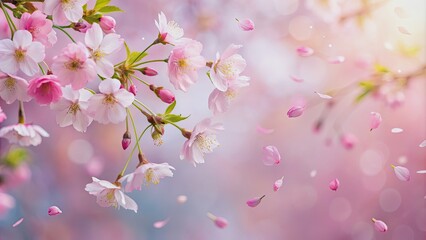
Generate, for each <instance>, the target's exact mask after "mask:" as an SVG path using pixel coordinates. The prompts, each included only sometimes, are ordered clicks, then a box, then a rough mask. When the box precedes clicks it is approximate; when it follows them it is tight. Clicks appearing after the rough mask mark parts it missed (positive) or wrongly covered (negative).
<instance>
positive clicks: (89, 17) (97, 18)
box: [83, 13, 102, 24]
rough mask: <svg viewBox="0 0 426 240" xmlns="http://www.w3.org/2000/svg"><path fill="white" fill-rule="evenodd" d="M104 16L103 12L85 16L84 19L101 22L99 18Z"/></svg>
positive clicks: (90, 21)
mask: <svg viewBox="0 0 426 240" xmlns="http://www.w3.org/2000/svg"><path fill="white" fill-rule="evenodd" d="M101 17H102V14H99V13H97V14H93V15H90V16H84V17H83V18H84V20H86V21H87V22H88V23H90V24H93V23H95V22H99V19H100V18H101Z"/></svg>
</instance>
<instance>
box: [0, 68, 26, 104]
mask: <svg viewBox="0 0 426 240" xmlns="http://www.w3.org/2000/svg"><path fill="white" fill-rule="evenodd" d="M27 89H28V82H27V81H26V80H25V79H23V78H20V77H17V76H13V75H9V74H2V73H0V97H1V98H2V99H3V100H4V101H5V102H6V103H7V104H11V103H13V102H14V101H15V100H19V101H23V102H28V101H30V100H31V97H30V96H28V94H27Z"/></svg>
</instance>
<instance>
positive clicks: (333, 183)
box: [328, 178, 340, 191]
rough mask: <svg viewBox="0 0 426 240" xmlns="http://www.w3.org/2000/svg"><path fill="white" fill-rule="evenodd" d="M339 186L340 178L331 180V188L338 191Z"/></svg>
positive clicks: (329, 185)
mask: <svg viewBox="0 0 426 240" xmlns="http://www.w3.org/2000/svg"><path fill="white" fill-rule="evenodd" d="M339 186H340V182H339V179H337V178H336V179H334V180H333V181H331V182H330V183H329V184H328V187H329V188H330V189H331V190H333V191H337V189H338V188H339Z"/></svg>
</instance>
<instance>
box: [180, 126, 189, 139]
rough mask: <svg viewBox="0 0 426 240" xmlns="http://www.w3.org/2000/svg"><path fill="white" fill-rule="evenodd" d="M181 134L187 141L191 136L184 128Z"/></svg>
mask: <svg viewBox="0 0 426 240" xmlns="http://www.w3.org/2000/svg"><path fill="white" fill-rule="evenodd" d="M181 132H182V135H183V136H184V137H186V138H187V139H190V138H191V134H192V132H191V131H188V130H186V129H185V128H182V130H181Z"/></svg>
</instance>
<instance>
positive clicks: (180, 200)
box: [176, 195, 188, 204]
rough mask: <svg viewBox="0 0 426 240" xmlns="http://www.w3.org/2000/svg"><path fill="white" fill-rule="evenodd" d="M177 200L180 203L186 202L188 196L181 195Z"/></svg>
mask: <svg viewBox="0 0 426 240" xmlns="http://www.w3.org/2000/svg"><path fill="white" fill-rule="evenodd" d="M176 201H177V202H178V203H180V204H184V203H186V201H188V197H187V196H185V195H179V196H178V197H177V199H176Z"/></svg>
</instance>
